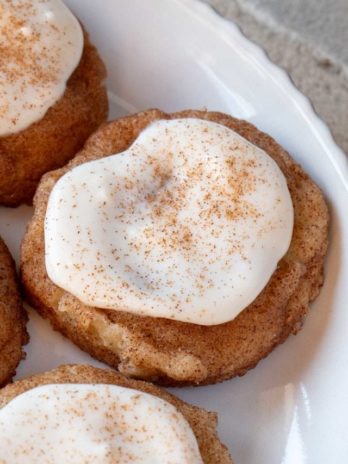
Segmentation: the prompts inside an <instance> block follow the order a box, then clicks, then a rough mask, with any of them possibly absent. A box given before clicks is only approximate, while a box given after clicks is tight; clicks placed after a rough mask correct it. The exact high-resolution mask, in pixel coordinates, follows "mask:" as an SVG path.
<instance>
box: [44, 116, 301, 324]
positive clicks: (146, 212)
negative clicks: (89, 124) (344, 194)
mask: <svg viewBox="0 0 348 464" xmlns="http://www.w3.org/2000/svg"><path fill="white" fill-rule="evenodd" d="M292 229H293V206H292V201H291V197H290V193H289V190H288V187H287V183H286V179H285V177H284V175H283V174H282V172H281V170H280V168H279V167H278V165H277V164H276V163H275V162H274V161H273V160H272V158H271V157H270V156H269V155H267V154H266V153H265V152H264V151H263V150H261V149H260V148H258V147H256V146H254V145H252V144H251V143H249V142H248V141H247V140H246V139H244V138H243V137H241V136H240V135H238V134H237V133H236V132H234V131H232V130H231V129H229V128H227V127H225V126H222V125H220V124H216V123H213V122H210V121H204V120H200V119H193V118H188V119H176V120H160V121H156V122H154V123H152V124H151V125H150V126H148V127H147V128H146V129H145V130H143V131H142V132H141V133H140V135H139V136H138V138H137V139H136V140H135V141H134V143H133V144H132V145H131V146H130V147H129V148H128V149H127V150H126V151H124V152H122V153H119V154H117V155H112V156H108V157H104V158H102V159H98V160H96V161H91V162H87V163H84V164H81V165H79V166H77V167H74V168H73V169H71V170H70V171H69V172H67V173H66V174H65V175H64V176H63V177H61V178H60V179H59V180H58V182H57V183H56V184H55V186H54V188H53V190H52V192H51V194H50V197H49V202H48V207H47V212H46V219H45V260H46V269H47V273H48V276H49V278H50V279H51V280H52V281H53V282H54V283H55V284H57V285H58V286H59V287H61V288H63V289H65V290H67V291H68V292H70V293H71V294H73V295H74V296H76V297H77V298H78V299H80V300H81V301H82V302H83V303H84V304H86V305H88V306H95V307H100V308H107V309H113V310H123V311H128V312H132V313H135V314H138V315H146V316H152V317H164V318H168V319H174V320H178V321H183V322H190V323H195V324H201V325H214V324H221V323H224V322H227V321H230V320H232V319H234V318H235V317H236V316H237V315H238V314H239V313H240V312H241V311H242V310H243V309H244V308H246V307H247V306H248V305H249V304H250V303H251V302H252V301H253V300H254V299H255V298H256V297H257V295H258V294H259V293H260V292H261V291H262V289H263V288H264V287H265V285H266V284H267V282H268V281H269V279H270V277H271V275H272V274H273V272H274V270H275V269H276V266H277V263H278V262H279V260H280V259H281V258H282V257H283V256H284V254H285V253H286V251H287V250H288V247H289V244H290V241H291V236H292Z"/></svg>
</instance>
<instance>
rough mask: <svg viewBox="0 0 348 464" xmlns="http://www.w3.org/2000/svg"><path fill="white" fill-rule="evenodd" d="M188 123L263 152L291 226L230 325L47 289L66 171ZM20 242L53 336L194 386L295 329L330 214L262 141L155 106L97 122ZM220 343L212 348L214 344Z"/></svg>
mask: <svg viewBox="0 0 348 464" xmlns="http://www.w3.org/2000/svg"><path fill="white" fill-rule="evenodd" d="M185 117H191V118H192V117H194V118H201V119H207V120H210V121H213V122H217V123H219V124H223V125H225V126H226V127H229V128H231V129H233V130H235V131H236V132H237V133H239V134H240V135H241V136H243V137H245V138H246V139H247V140H249V141H250V142H251V143H253V144H255V145H257V146H259V147H260V148H262V149H263V150H265V151H266V152H267V153H268V154H269V155H270V156H271V157H272V158H273V159H274V160H275V161H276V162H277V164H278V166H279V167H280V169H281V170H282V172H283V174H284V175H285V177H286V179H287V183H288V188H289V191H290V194H291V197H292V201H293V206H294V212H295V224H294V232H293V238H292V242H291V245H290V248H289V250H288V252H287V254H286V255H285V256H284V258H283V259H282V260H281V261H280V262H279V264H278V267H277V269H276V271H275V272H274V274H273V275H272V277H271V279H270V281H269V282H268V284H267V286H266V287H265V288H264V290H263V291H262V292H261V293H260V294H259V296H258V297H257V298H256V299H255V300H254V301H253V303H252V304H250V305H249V306H248V307H247V308H246V309H244V310H243V311H242V312H241V313H240V314H239V315H238V316H237V317H236V318H235V319H234V320H233V321H230V322H227V323H224V324H220V325H215V326H201V325H196V324H190V323H184V322H178V321H173V320H166V319H162V318H152V317H145V316H136V315H133V314H129V313H126V312H124V311H122V308H120V310H119V311H114V310H104V309H97V308H93V307H87V306H84V305H83V304H82V303H81V302H80V301H79V300H78V299H76V298H75V297H74V296H73V295H71V294H69V293H68V292H65V291H64V290H62V289H60V288H58V287H57V286H56V285H54V284H53V283H52V282H51V281H50V279H49V278H48V276H47V273H46V268H45V262H44V218H45V213H46V207H47V201H48V197H49V194H50V192H51V190H52V188H53V186H54V184H55V182H56V181H57V180H58V179H59V178H60V177H61V176H62V175H63V174H65V173H66V172H67V171H68V170H69V169H71V168H72V167H74V166H77V165H79V164H81V163H84V162H86V161H89V160H93V159H98V158H102V157H104V156H108V155H111V154H114V153H118V152H121V151H123V150H125V149H127V148H128V146H129V145H130V144H131V143H132V142H133V141H134V139H135V138H136V137H137V136H138V134H139V133H140V131H141V130H142V129H143V128H145V127H146V126H147V125H148V124H149V123H151V122H152V121H155V120H157V119H171V118H185ZM34 203H35V214H34V217H33V219H32V221H31V223H30V224H29V227H28V230H27V234H26V236H25V238H24V240H23V243H22V279H23V284H24V287H25V290H26V295H27V298H28V300H29V301H30V302H31V304H32V305H33V306H34V307H35V308H36V309H37V310H38V311H39V312H40V314H41V315H42V316H44V317H47V318H48V319H49V320H50V321H51V323H52V325H53V327H54V328H55V329H56V330H59V331H60V332H62V333H63V334H64V335H65V336H67V337H68V338H70V339H71V340H72V341H73V342H74V343H76V344H77V345H78V346H80V347H81V348H82V349H84V350H85V351H87V352H89V353H90V354H91V355H92V356H94V357H96V358H97V359H99V360H102V361H104V362H106V363H108V364H109V365H111V366H113V367H116V368H118V369H119V370H120V371H121V372H123V373H125V374H127V375H129V376H133V377H139V378H144V379H148V380H152V381H155V382H158V383H161V384H166V385H187V384H191V385H197V384H209V383H215V382H219V381H222V380H225V379H228V378H231V377H234V376H236V375H243V374H244V373H245V372H247V370H249V369H250V368H253V367H254V366H255V365H256V364H257V363H258V362H259V361H260V360H261V359H262V358H264V357H265V356H267V355H268V354H269V353H270V352H271V351H272V350H273V349H274V348H275V347H276V346H277V345H278V344H280V343H282V342H283V341H284V340H285V339H286V338H287V337H288V336H289V335H290V334H295V333H296V332H297V331H298V330H299V329H300V328H301V326H302V323H303V320H304V317H305V315H306V313H307V311H308V305H309V302H310V301H312V300H313V299H314V298H315V297H316V296H317V294H318V292H319V289H320V286H321V285H322V282H323V259H324V255H325V252H326V248H327V230H328V222H329V218H328V211H327V206H326V204H325V201H324V199H323V196H322V193H321V192H320V190H319V188H318V187H317V186H316V185H315V184H314V183H313V181H312V180H311V179H310V178H309V176H308V175H307V174H306V173H305V172H304V171H303V170H302V169H301V168H300V167H299V166H298V165H297V164H296V163H295V162H294V161H293V160H292V159H291V157H290V156H289V155H288V154H287V153H286V152H285V150H283V149H282V148H281V147H280V146H279V145H278V144H277V143H276V142H275V141H274V140H273V139H272V138H271V137H270V136H268V135H266V134H264V133H262V132H260V131H259V130H258V129H256V128H255V127H254V126H253V125H251V124H249V123H247V122H245V121H241V120H238V119H235V118H232V117H230V116H227V115H225V114H222V113H212V112H205V111H192V110H188V111H184V112H180V113H174V114H165V113H163V112H161V111H159V110H149V111H146V112H143V113H139V114H136V115H134V116H129V117H126V118H122V119H119V120H117V121H114V122H111V123H109V124H107V125H105V126H103V127H102V128H101V129H100V130H99V131H97V132H96V133H95V134H94V135H93V136H92V137H91V138H90V139H89V140H88V142H87V143H86V145H85V147H84V148H83V150H82V151H81V152H80V153H79V154H78V155H77V156H76V157H75V158H74V159H73V160H72V161H71V162H70V163H69V164H68V165H67V166H65V167H64V168H62V169H60V170H57V171H54V172H51V173H48V174H46V175H45V176H44V177H43V179H42V181H41V183H40V186H39V188H38V191H37V194H36V196H35V202H34ZM217 340H219V343H217V342H216V341H217Z"/></svg>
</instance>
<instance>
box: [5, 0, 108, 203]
mask: <svg viewBox="0 0 348 464" xmlns="http://www.w3.org/2000/svg"><path fill="white" fill-rule="evenodd" d="M0 48H1V60H0V204H2V205H6V206H17V205H19V204H20V203H23V202H25V203H30V202H31V200H32V197H33V195H34V192H35V189H36V186H37V183H38V182H39V180H40V177H41V176H42V174H44V173H45V172H47V171H49V170H51V169H55V168H57V167H59V166H62V165H64V164H65V163H66V162H67V161H68V160H69V159H71V158H72V157H73V156H74V155H75V153H76V152H77V151H78V150H80V149H81V147H82V146H83V143H84V142H85V140H86V139H87V137H88V136H89V135H90V134H91V133H92V132H93V131H95V130H96V128H97V127H98V126H99V125H100V124H101V123H102V122H104V121H105V119H106V117H107V111H108V102H107V95H106V90H105V87H104V79H105V76H106V72H105V67H104V64H103V63H102V61H101V59H100V57H99V55H98V53H97V50H96V49H95V47H94V46H93V45H92V44H91V43H90V41H89V38H88V34H87V33H86V32H84V31H83V29H82V27H81V25H80V24H79V22H78V21H77V19H76V18H75V17H74V16H73V15H72V13H71V12H70V11H69V10H68V8H67V7H66V6H65V5H64V4H63V2H61V1H59V0H45V1H44V2H42V1H37V0H35V1H30V2H29V1H28V0H17V1H16V2H8V1H3V0H0Z"/></svg>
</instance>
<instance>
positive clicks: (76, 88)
mask: <svg viewBox="0 0 348 464" xmlns="http://www.w3.org/2000/svg"><path fill="white" fill-rule="evenodd" d="M105 77H106V71H105V67H104V64H103V62H102V61H101V59H100V57H99V55H98V53H97V50H96V49H95V47H94V46H93V45H92V44H91V43H90V41H89V38H88V34H87V33H86V32H85V33H84V49H83V54H82V57H81V60H80V63H79V65H78V67H77V68H76V70H75V71H74V72H73V74H72V75H71V77H70V79H69V80H68V82H67V85H66V90H65V92H64V95H63V96H62V97H61V98H60V99H59V100H58V101H57V102H56V103H55V104H54V105H53V106H52V107H51V108H49V110H48V111H47V113H46V114H45V116H44V117H43V118H42V119H41V120H40V121H38V122H36V123H34V124H32V125H31V126H29V127H28V128H27V129H25V130H23V131H21V132H18V133H14V134H11V135H6V136H3V137H0V204H2V205H5V206H18V205H19V204H21V203H28V204H30V203H31V201H32V197H33V195H34V193H35V189H36V187H37V184H38V182H39V180H40V178H41V176H42V175H43V174H44V173H45V172H47V171H49V170H51V169H56V168H57V167H60V166H63V165H64V164H65V163H66V162H67V161H69V160H70V159H71V158H72V157H73V156H74V155H75V154H76V153H77V152H78V151H79V150H80V149H81V148H82V146H83V144H84V142H85V140H86V139H87V137H89V136H90V135H91V133H92V132H93V131H95V130H96V129H97V127H98V126H99V125H100V124H101V123H102V122H104V121H105V120H106V117H107V113H108V101H107V94H106V89H105V87H104V80H105Z"/></svg>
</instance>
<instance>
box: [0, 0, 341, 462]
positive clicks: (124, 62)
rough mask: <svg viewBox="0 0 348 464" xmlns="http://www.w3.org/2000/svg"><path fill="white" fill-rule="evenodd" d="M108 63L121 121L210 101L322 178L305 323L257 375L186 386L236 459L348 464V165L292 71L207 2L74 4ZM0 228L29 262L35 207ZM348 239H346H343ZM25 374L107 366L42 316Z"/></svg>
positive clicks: (33, 328) (83, 0)
mask: <svg viewBox="0 0 348 464" xmlns="http://www.w3.org/2000/svg"><path fill="white" fill-rule="evenodd" d="M67 4H68V5H69V6H70V7H71V8H72V9H73V10H74V11H75V12H76V13H77V15H78V16H79V17H80V18H81V20H82V21H83V22H84V24H85V25H86V27H87V29H88V30H89V31H90V33H91V36H92V39H93V41H94V42H95V43H96V45H97V46H98V48H99V50H100V53H101V54H102V56H103V58H104V60H105V63H106V65H107V67H108V72H109V78H108V87H109V90H110V95H111V98H112V101H113V105H112V111H111V113H112V116H116V115H120V114H125V113H127V112H132V111H135V110H141V109H146V108H149V107H159V108H162V109H164V110H168V111H174V110H180V109H184V108H202V107H207V108H209V109H211V110H220V111H224V112H226V113H230V114H232V115H233V116H237V117H240V118H244V119H247V120H249V121H251V122H253V123H254V124H256V125H257V126H258V127H259V128H261V129H263V130H265V131H266V132H268V133H269V134H271V135H272V136H273V137H275V138H276V139H277V140H278V141H279V142H280V143H281V144H282V145H283V146H284V147H285V148H286V149H288V150H289V151H290V153H292V155H293V157H294V158H295V159H296V160H297V161H298V162H300V163H301V164H302V165H303V167H304V168H305V169H306V170H307V171H308V172H309V173H310V174H311V175H312V177H313V178H314V179H315V180H316V181H317V182H318V184H319V185H320V186H321V187H322V189H323V190H324V192H325V194H326V197H327V199H328V201H329V203H330V206H331V214H332V227H331V245H330V251H329V255H328V257H327V262H326V281H325V285H324V288H323V290H322V292H321V294H320V297H319V298H318V299H317V300H316V302H315V303H314V304H313V305H312V309H311V312H310V315H309V317H308V319H307V321H306V324H305V326H304V328H303V330H302V331H301V332H300V334H299V335H297V336H296V337H291V338H290V339H289V340H288V341H287V342H286V343H285V344H284V345H282V346H281V347H278V348H277V349H276V350H275V351H274V352H273V353H272V354H271V355H270V356H269V357H268V358H267V359H266V360H264V361H262V362H261V363H260V364H259V365H258V366H257V367H256V368H255V369H254V370H253V371H251V372H249V373H248V374H247V375H246V376H245V377H243V378H238V379H233V380H231V381H228V382H225V383H223V384H220V385H215V386H209V387H201V388H192V389H181V390H177V391H176V392H175V393H176V394H178V395H179V396H180V397H182V398H184V399H185V400H187V401H190V402H192V403H196V404H198V405H200V406H203V407H205V408H207V409H211V410H215V411H218V412H219V424H220V425H219V429H220V436H221V439H222V440H223V441H224V442H225V443H226V444H227V445H228V447H229V449H230V451H231V453H232V455H233V457H234V459H235V461H236V463H241V464H243V463H245V464H266V463H267V464H280V463H282V464H314V463H315V464H321V463H325V464H326V463H327V462H331V463H333V464H336V463H337V464H343V463H346V462H348V439H347V426H348V347H347V339H348V337H347V333H348V311H347V309H346V300H347V296H348V295H347V290H346V288H347V284H348V250H347V237H348V214H347V205H348V176H347V160H346V158H345V157H344V155H343V153H342V152H341V151H340V150H339V149H338V147H337V146H336V145H335V144H334V142H333V140H332V138H331V136H330V133H329V131H328V129H327V128H326V126H325V125H324V124H323V123H322V122H321V121H320V120H319V119H318V117H317V116H316V115H315V114H314V112H313V110H312V108H311V106H310V104H309V102H308V101H307V100H306V99H305V98H304V97H303V96H302V95H301V94H300V93H299V92H298V91H297V90H296V89H295V88H294V87H293V85H292V84H291V82H290V80H289V79H288V77H287V76H286V75H285V73H284V72H283V71H281V70H279V69H278V68H276V67H275V66H274V65H272V64H271V63H270V62H269V60H268V59H267V58H266V56H265V54H264V53H263V52H262V51H261V50H260V49H259V48H258V47H256V46H255V45H254V44H252V43H250V42H249V41H248V40H247V39H246V38H245V37H244V36H243V35H242V34H241V33H240V31H239V30H238V29H237V28H236V27H235V26H233V25H232V24H231V23H229V22H227V21H225V20H223V19H221V18H220V17H218V16H217V15H216V14H215V13H214V12H213V11H212V10H210V9H209V8H208V7H207V6H205V5H203V4H201V3H200V2H198V1H197V0H147V1H144V0H117V1H116V0H103V2H97V1H96V0H69V1H68V0H67ZM0 214H1V222H0V233H1V234H2V235H3V236H4V238H5V239H6V241H7V243H8V245H9V246H10V248H11V250H12V252H13V254H14V255H15V256H16V258H18V249H19V242H20V238H21V236H22V234H23V231H24V228H25V224H26V222H27V220H28V219H29V218H30V215H31V209H30V208H27V207H21V208H18V209H16V210H7V209H5V208H1V210H0ZM344 237H345V239H346V243H345V244H344V243H343V238H344ZM29 330H30V335H31V341H30V344H29V345H28V346H27V359H26V360H25V361H24V362H23V363H22V364H21V365H20V367H19V369H18V378H22V377H24V376H26V375H29V374H33V373H36V372H39V371H42V370H45V369H49V368H53V367H55V366H57V365H58V364H60V363H67V362H70V363H71V362H89V363H93V364H95V365H98V363H97V362H95V361H93V360H92V359H91V358H90V357H89V356H88V355H86V354H84V353H82V352H81V351H80V350H78V349H77V348H76V347H74V346H73V345H72V344H71V343H70V342H68V341H66V340H65V339H63V338H62V337H61V336H60V335H59V334H57V333H55V332H53V331H52V330H51V328H50V327H49V325H48V324H47V323H46V322H44V321H42V320H41V319H40V318H39V317H38V316H36V315H35V314H34V313H33V312H32V311H31V312H30V324H29Z"/></svg>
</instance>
